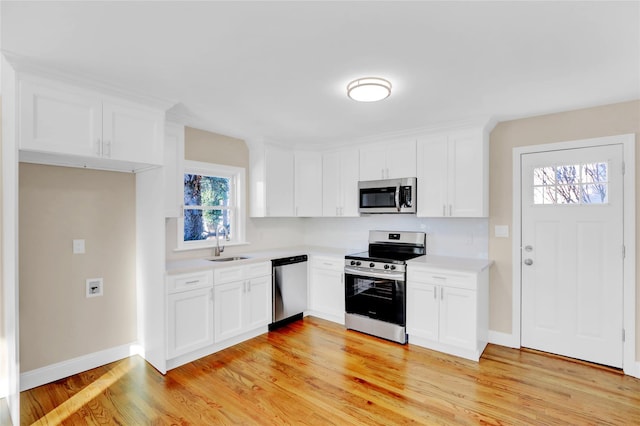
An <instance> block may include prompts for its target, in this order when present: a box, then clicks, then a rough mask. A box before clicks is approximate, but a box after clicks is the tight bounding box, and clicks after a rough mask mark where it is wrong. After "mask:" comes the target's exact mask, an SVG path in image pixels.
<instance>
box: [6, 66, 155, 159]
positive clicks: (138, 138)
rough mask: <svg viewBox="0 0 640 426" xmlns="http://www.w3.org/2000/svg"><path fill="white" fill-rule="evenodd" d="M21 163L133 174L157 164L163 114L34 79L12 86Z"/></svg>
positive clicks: (114, 99)
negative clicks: (14, 90) (16, 110)
mask: <svg viewBox="0 0 640 426" xmlns="http://www.w3.org/2000/svg"><path fill="white" fill-rule="evenodd" d="M18 92H19V93H18V114H19V134H18V140H19V148H20V151H21V160H23V161H29V162H39V163H46V164H59V165H70V166H87V167H90V168H106V169H115V170H119V169H122V170H137V169H142V168H145V167H150V166H161V165H162V164H163V148H164V144H163V142H164V141H163V138H164V111H161V110H159V109H155V108H151V107H148V106H145V105H142V104H139V103H136V102H132V101H129V100H127V99H123V98H119V97H115V96H111V95H107V94H104V93H100V92H95V91H91V90H86V89H84V88H80V87H76V86H72V85H68V84H63V83H60V82H57V81H53V80H47V79H43V78H38V77H31V76H23V77H21V78H20V80H19V85H18Z"/></svg>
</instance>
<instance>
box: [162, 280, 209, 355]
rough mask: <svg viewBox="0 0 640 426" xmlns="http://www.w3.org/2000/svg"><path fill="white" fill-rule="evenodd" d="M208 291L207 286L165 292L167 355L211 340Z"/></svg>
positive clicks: (206, 344)
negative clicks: (166, 303) (166, 302)
mask: <svg viewBox="0 0 640 426" xmlns="http://www.w3.org/2000/svg"><path fill="white" fill-rule="evenodd" d="M212 292H213V289H212V288H211V287H209V288H202V289H199V290H191V291H184V292H180V293H173V294H169V296H168V306H169V309H168V333H169V336H168V342H167V343H168V346H167V357H168V358H174V357H176V356H178V355H183V354H185V353H188V352H191V351H194V350H196V349H200V348H203V347H206V346H208V345H211V344H213V295H212Z"/></svg>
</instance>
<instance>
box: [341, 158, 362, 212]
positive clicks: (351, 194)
mask: <svg viewBox="0 0 640 426" xmlns="http://www.w3.org/2000/svg"><path fill="white" fill-rule="evenodd" d="M339 156H340V183H339V185H340V188H339V189H340V205H339V206H338V207H340V216H349V217H357V216H359V215H360V213H359V212H358V207H359V206H358V198H359V194H358V180H359V177H360V166H359V163H360V156H359V153H358V150H357V149H355V148H354V149H346V150H342V151H340V152H339Z"/></svg>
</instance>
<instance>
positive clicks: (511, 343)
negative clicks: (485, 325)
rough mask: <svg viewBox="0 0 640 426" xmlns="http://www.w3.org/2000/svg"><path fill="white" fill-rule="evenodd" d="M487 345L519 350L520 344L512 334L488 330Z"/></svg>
mask: <svg viewBox="0 0 640 426" xmlns="http://www.w3.org/2000/svg"><path fill="white" fill-rule="evenodd" d="M487 338H488V340H489V343H493V344H494V345H500V346H506V347H508V348H516V349H519V348H520V342H518V341H517V340H516V339H515V338H514V337H513V335H512V334H509V333H503V332H501V331H494V330H489V334H488V336H487Z"/></svg>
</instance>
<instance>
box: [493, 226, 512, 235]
mask: <svg viewBox="0 0 640 426" xmlns="http://www.w3.org/2000/svg"><path fill="white" fill-rule="evenodd" d="M494 235H495V237H496V238H509V225H496V226H495V228H494Z"/></svg>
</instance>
